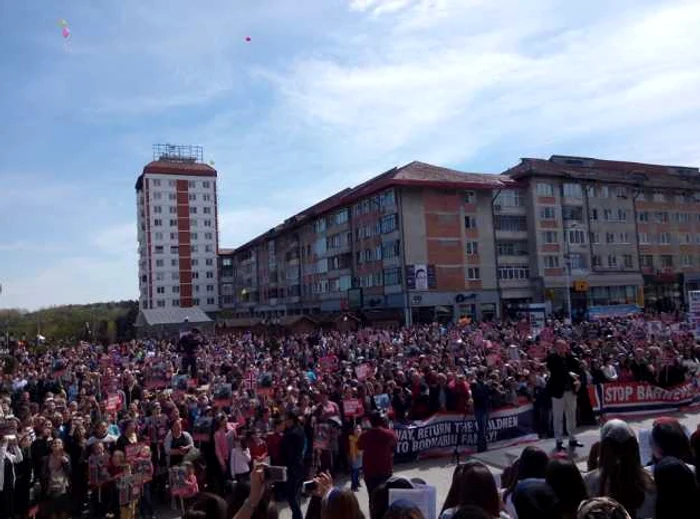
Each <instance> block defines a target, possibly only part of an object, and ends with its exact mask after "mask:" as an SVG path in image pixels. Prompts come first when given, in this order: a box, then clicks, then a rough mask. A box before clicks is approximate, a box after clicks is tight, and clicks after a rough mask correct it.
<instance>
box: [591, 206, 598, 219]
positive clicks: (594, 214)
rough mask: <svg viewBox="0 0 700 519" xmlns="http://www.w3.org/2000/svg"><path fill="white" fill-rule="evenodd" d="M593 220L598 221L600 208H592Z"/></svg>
mask: <svg viewBox="0 0 700 519" xmlns="http://www.w3.org/2000/svg"><path fill="white" fill-rule="evenodd" d="M591 221H593V222H597V221H598V209H591Z"/></svg>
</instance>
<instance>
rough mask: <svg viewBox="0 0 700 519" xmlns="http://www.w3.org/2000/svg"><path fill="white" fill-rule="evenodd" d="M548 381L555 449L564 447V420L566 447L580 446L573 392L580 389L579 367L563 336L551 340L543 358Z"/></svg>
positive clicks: (581, 445) (574, 393)
mask: <svg viewBox="0 0 700 519" xmlns="http://www.w3.org/2000/svg"><path fill="white" fill-rule="evenodd" d="M547 369H548V370H549V380H548V381H547V391H548V392H549V395H550V396H551V397H552V420H553V422H554V437H555V438H556V440H557V450H558V451H561V450H564V442H563V435H564V420H566V429H567V431H568V433H569V448H572V449H573V448H576V447H583V444H582V443H579V442H578V441H577V440H576V433H575V432H576V393H577V392H578V390H579V389H580V388H581V376H582V374H581V368H580V366H579V362H578V360H577V359H576V357H574V356H573V355H572V353H571V349H570V348H569V345H568V344H567V343H566V341H564V340H563V339H559V340H557V341H556V342H555V343H554V352H553V353H551V354H550V355H549V356H548V357H547Z"/></svg>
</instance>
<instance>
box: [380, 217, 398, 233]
mask: <svg viewBox="0 0 700 519" xmlns="http://www.w3.org/2000/svg"><path fill="white" fill-rule="evenodd" d="M397 221H398V217H397V215H396V214H387V215H385V216H382V219H381V222H380V225H381V231H382V234H389V233H390V232H394V231H395V230H396V227H397V225H396V224H397Z"/></svg>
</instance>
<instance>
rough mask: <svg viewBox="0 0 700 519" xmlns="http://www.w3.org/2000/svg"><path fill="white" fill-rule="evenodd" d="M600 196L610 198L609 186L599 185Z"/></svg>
mask: <svg viewBox="0 0 700 519" xmlns="http://www.w3.org/2000/svg"><path fill="white" fill-rule="evenodd" d="M598 194H599V196H600V198H610V188H609V187H608V186H601V187H600V189H599V190H598Z"/></svg>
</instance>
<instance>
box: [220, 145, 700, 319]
mask: <svg viewBox="0 0 700 519" xmlns="http://www.w3.org/2000/svg"><path fill="white" fill-rule="evenodd" d="M219 267H220V279H221V286H220V292H221V298H220V300H221V307H222V308H223V309H225V310H227V311H228V313H230V314H232V315H233V316H235V317H241V318H242V317H246V318H249V317H259V318H274V317H279V316H284V315H302V314H306V315H312V316H314V315H316V316H323V315H338V314H342V313H345V312H348V313H353V314H359V315H361V316H362V317H363V318H365V319H366V320H368V321H370V322H375V323H379V322H394V323H398V322H416V321H431V320H434V319H438V320H450V319H455V318H458V317H459V316H463V315H471V316H474V317H477V318H490V317H494V316H501V315H504V314H509V313H511V312H515V311H517V310H518V309H521V308H523V307H524V306H526V305H529V304H532V303H545V305H547V307H548V308H549V310H550V311H552V312H563V311H566V310H567V307H568V306H569V304H570V306H571V310H572V315H573V316H574V317H575V318H583V316H585V314H586V312H587V311H588V310H589V309H590V308H592V307H604V306H615V305H631V304H635V305H639V306H644V305H648V306H654V307H657V308H659V309H669V308H675V307H679V306H680V305H682V304H683V300H684V297H685V295H684V294H685V292H686V290H688V289H690V288H694V287H696V286H697V284H698V282H700V174H699V173H698V170H697V168H678V167H670V166H657V165H649V164H636V163H630V162H616V161H606V160H598V159H589V158H579V157H565V156H552V157H551V158H549V159H536V158H526V159H522V160H521V161H520V163H519V164H517V165H515V166H514V167H512V168H510V169H509V170H507V171H506V172H504V173H502V174H500V175H492V174H475V173H464V172H460V171H456V170H452V169H448V168H442V167H438V166H432V165H429V164H425V163H421V162H412V163H410V164H407V165H406V166H403V167H400V168H393V169H391V170H389V171H387V172H385V173H383V174H381V175H379V176H377V177H375V178H373V179H371V180H368V181H367V182H365V183H363V184H361V185H359V186H356V187H354V188H348V189H345V190H343V191H341V192H339V193H337V194H335V195H333V196H331V197H330V198H328V199H326V200H323V201H321V202H319V203H318V204H316V205H315V206H313V207H310V208H308V209H306V210H305V211H302V212H301V213H299V214H296V215H294V216H292V217H290V218H288V219H287V220H285V221H284V222H282V223H280V225H278V226H277V227H275V228H274V229H271V230H269V231H268V232H267V233H264V234H263V235H261V236H258V237H256V238H255V239H253V240H251V241H250V242H248V243H246V244H244V245H242V246H240V247H238V248H236V249H233V250H227V251H222V252H221V254H220V257H219Z"/></svg>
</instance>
